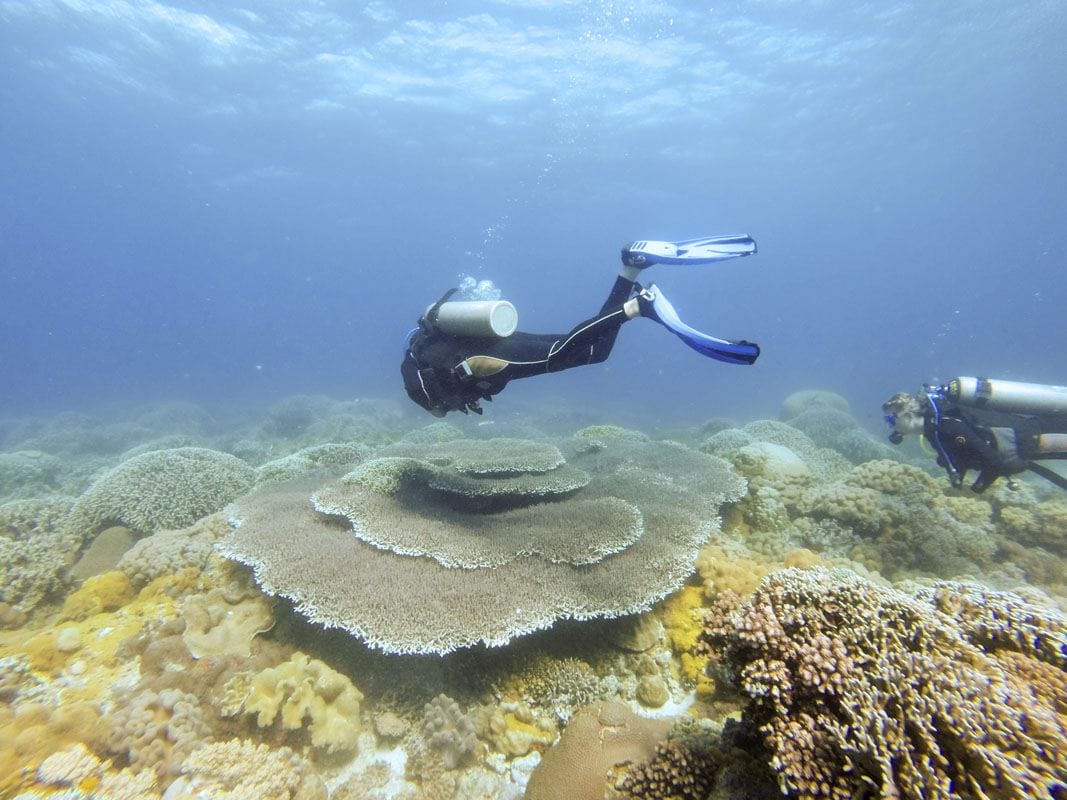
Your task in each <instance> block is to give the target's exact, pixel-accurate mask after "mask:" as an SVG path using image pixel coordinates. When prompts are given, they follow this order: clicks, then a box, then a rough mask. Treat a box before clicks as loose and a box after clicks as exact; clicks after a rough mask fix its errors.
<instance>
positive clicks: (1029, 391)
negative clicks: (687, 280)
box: [940, 377, 1067, 416]
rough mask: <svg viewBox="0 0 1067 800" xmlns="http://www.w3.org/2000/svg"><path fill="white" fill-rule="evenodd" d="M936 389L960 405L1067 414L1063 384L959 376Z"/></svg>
mask: <svg viewBox="0 0 1067 800" xmlns="http://www.w3.org/2000/svg"><path fill="white" fill-rule="evenodd" d="M940 391H941V394H942V396H943V397H944V398H945V399H948V400H951V401H954V402H956V403H958V404H959V405H961V406H970V407H972V408H983V409H989V410H990V411H1004V412H1008V413H1016V414H1051V415H1057V416H1059V415H1067V386H1047V385H1045V384H1040V383H1021V382H1019V381H1004V380H999V379H995V378H970V377H960V378H953V379H952V380H951V381H949V382H948V383H947V384H945V385H944V386H942V387H940Z"/></svg>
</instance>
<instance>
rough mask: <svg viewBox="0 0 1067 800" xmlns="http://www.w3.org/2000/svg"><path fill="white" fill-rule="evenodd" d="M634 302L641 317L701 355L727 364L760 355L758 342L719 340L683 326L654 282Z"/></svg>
mask: <svg viewBox="0 0 1067 800" xmlns="http://www.w3.org/2000/svg"><path fill="white" fill-rule="evenodd" d="M637 304H638V307H639V308H640V309H641V316H642V317H648V318H649V319H651V320H655V321H656V322H658V323H659V324H660V325H662V326H663V327H664V328H666V329H667V330H669V331H670V332H671V333H673V334H674V335H675V336H677V337H678V338H679V339H681V340H682V341H683V342H685V343H686V344H687V345H689V346H690V347H692V348H693V349H694V350H696V351H697V352H698V353H700V354H701V355H704V356H707V357H708V358H714V359H715V360H716V361H725V362H726V363H727V364H754V363H755V361H756V359H757V358H759V354H760V349H759V345H758V344H754V343H752V342H746V341H744V340H741V341H734V340H731V339H718V338H716V337H714V336H708V334H706V333H701V332H700V331H698V330H697V329H696V328H691V327H690V326H688V325H686V324H685V323H684V322H682V319H681V317H679V316H678V312H677V311H675V309H674V306H673V305H672V304H671V301H670V300H668V299H667V298H666V297H665V296H664V295H663V292H662V290H660V289H659V287H657V286H656V284H652V285H651V286H649V287H648V288H647V289H642V290H641V292H640V293H639V294H638V295H637Z"/></svg>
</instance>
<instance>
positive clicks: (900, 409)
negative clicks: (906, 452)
mask: <svg viewBox="0 0 1067 800" xmlns="http://www.w3.org/2000/svg"><path fill="white" fill-rule="evenodd" d="M882 411H883V412H884V413H885V421H886V423H887V424H888V425H889V428H890V432H889V441H891V442H892V443H893V444H900V443H901V442H902V441H904V437H905V436H910V435H911V434H913V433H914V434H921V433H922V432H923V426H924V424H925V422H926V403H925V397H924V396H923V395H913V394H908V393H907V392H898V393H897V394H895V395H893V396H892V397H890V398H889V399H888V400H886V401H885V402H884V403H882Z"/></svg>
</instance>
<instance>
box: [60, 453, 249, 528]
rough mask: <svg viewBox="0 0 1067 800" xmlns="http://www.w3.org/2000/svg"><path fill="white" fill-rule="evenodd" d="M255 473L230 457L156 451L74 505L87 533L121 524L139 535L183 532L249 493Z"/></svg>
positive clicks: (110, 475) (110, 476)
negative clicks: (202, 518)
mask: <svg viewBox="0 0 1067 800" xmlns="http://www.w3.org/2000/svg"><path fill="white" fill-rule="evenodd" d="M254 479H255V470H253V469H252V467H250V466H248V464H246V463H245V462H244V461H242V460H241V459H239V458H236V457H235V456H231V455H229V454H228V453H220V452H218V451H216V450H207V449H204V448H199V447H180V448H177V449H174V450H156V451H153V452H151V453H144V454H143V455H139V456H135V457H134V458H131V459H130V460H129V461H124V462H123V463H121V464H119V465H118V466H117V467H115V468H114V469H113V470H111V471H110V472H108V473H107V474H106V475H104V476H103V477H101V478H100V480H98V481H97V482H96V483H94V484H93V485H92V486H91V487H90V488H89V489H88V491H86V492H85V493H84V494H83V495H82V496H81V497H79V498H78V500H77V502H76V503H75V504H74V509H73V512H72V513H73V515H74V518H75V520H76V523H77V524H79V525H81V526H82V527H83V528H84V529H85V530H86V531H93V530H95V529H97V528H99V527H101V526H102V525H105V524H122V525H125V526H126V527H128V528H132V529H133V530H136V531H139V532H140V533H142V534H147V533H155V532H156V531H159V530H163V529H174V528H182V527H185V526H186V525H191V524H192V523H193V522H196V521H197V520H198V519H200V518H201V517H204V516H206V515H208V514H211V513H214V512H216V511H218V510H219V509H220V508H222V507H223V506H224V505H226V503H228V502H229V501H230V500H233V499H234V498H235V497H237V496H238V495H241V494H243V493H244V492H246V491H248V489H249V488H251V486H252V482H253V480H254Z"/></svg>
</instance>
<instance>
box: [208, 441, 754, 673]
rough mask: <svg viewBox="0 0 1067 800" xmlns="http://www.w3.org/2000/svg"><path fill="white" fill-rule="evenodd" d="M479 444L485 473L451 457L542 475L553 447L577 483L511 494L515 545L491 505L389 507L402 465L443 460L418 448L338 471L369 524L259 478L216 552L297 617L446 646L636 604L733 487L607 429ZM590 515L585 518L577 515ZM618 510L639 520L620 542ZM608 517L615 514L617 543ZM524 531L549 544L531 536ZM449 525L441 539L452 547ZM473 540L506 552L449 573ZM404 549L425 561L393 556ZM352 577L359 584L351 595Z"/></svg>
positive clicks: (677, 451) (414, 499)
mask: <svg viewBox="0 0 1067 800" xmlns="http://www.w3.org/2000/svg"><path fill="white" fill-rule="evenodd" d="M461 441H462V440H461ZM447 444H448V445H449V446H451V445H454V444H455V443H454V442H452V443H447ZM482 444H483V445H484V443H482ZM493 448H494V449H496V450H499V451H500V452H499V453H489V454H488V455H486V453H485V451H484V448H480V449H478V450H477V452H479V453H482V455H483V456H485V457H486V458H487V459H488V460H487V461H486V462H485V463H486V464H491V465H493V466H492V469H493V470H495V472H494V473H487V472H485V470H484V468H483V467H482V466H478V465H477V464H476V463H475V459H474V456H473V455H472V454H473V453H474V452H475V450H474V449H471V448H467V449H466V450H464V451H463V457H464V458H465V459H466V461H464V462H463V464H464V469H465V470H469V472H468V474H477V475H486V476H488V475H490V474H493V475H495V474H500V473H501V472H503V475H504V477H503V478H502V480H510V479H511V478H512V477H514V476H515V474H516V472H517V471H519V470H520V469H527V468H531V469H533V468H536V469H541V470H544V472H542V473H538V474H541V475H548V476H550V475H551V472H552V470H554V469H556V467H553V464H555V462H556V457H555V455H554V453H559V452H561V451H562V450H564V449H566V450H569V451H570V453H569V456H568V457H567V461H568V462H570V463H571V465H572V466H574V467H576V468H577V469H580V470H582V471H584V472H585V473H587V474H588V475H589V476H590V481H589V483H588V485H586V486H584V487H583V488H581V489H579V490H577V491H576V492H574V493H573V494H568V495H565V496H563V497H558V498H557V499H556V500H554V501H553V503H551V504H546V505H545V506H544V507H541V506H534V507H532V508H529V502H528V500H525V499H520V498H515V499H514V502H515V503H516V507H515V508H514V509H512V511H517V510H526V509H527V508H529V513H530V514H531V515H532V516H530V517H529V520H530V523H531V524H530V525H529V526H528V528H527V529H526V530H525V534H526V536H525V540H524V537H522V536H519V532H520V530H521V528H516V529H515V530H514V531H513V532H512V534H507V531H508V528H507V525H506V523H507V520H508V519H509V517H508V516H507V514H509V513H511V511H507V510H499V509H494V510H493V511H491V512H490V511H486V510H484V509H483V510H481V511H478V512H463V513H464V514H469V515H470V516H463V515H462V514H458V513H453V511H454V509H452V510H450V509H451V508H452V507H451V506H449V505H448V504H441V503H440V502H439V501H433V502H436V503H437V504H436V505H435V506H434V508H433V513H430V512H429V511H423V512H421V513H419V514H416V515H415V517H417V518H418V521H417V522H416V521H415V519H414V518H413V517H412V516H411V508H410V506H405V505H404V504H419V503H430V502H431V500H430V499H427V498H426V497H423V496H421V495H420V494H419V492H411V493H409V494H405V495H403V498H402V499H403V501H404V502H403V503H398V502H397V499H396V497H394V496H392V495H390V494H389V493H390V492H399V491H402V490H403V487H404V485H405V481H407V480H409V478H408V477H407V476H408V475H409V474H410V472H409V471H413V472H415V473H417V475H418V476H420V477H417V478H416V480H418V479H421V476H422V475H425V474H428V473H429V471H430V469H429V467H433V468H434V469H439V468H440V467H439V465H436V464H433V463H432V462H433V460H434V459H437V460H442V461H448V463H447V464H446V465H445V466H448V467H450V468H453V467H454V465H455V463H456V461H457V460H459V459H458V456H456V455H455V452H456V451H455V450H450V449H446V448H445V447H444V446H443V445H433V446H428V447H424V448H423V449H422V450H416V452H418V453H421V455H423V456H425V458H420V459H417V461H418V462H419V463H421V464H428V465H429V467H425V466H418V465H413V464H412V461H409V460H400V461H397V460H391V461H380V460H378V459H375V460H373V461H371V462H366V464H364V465H362V466H361V467H360V468H357V470H356V472H357V476H356V477H355V478H353V479H352V480H353V481H354V482H355V483H357V484H359V491H358V495H359V498H361V499H364V500H369V499H371V498H370V495H371V494H372V493H377V494H378V496H379V497H383V498H385V500H384V501H383V505H382V506H381V507H378V506H375V508H376V509H377V510H376V511H375V512H374V518H373V521H369V518H368V517H367V516H366V514H367V513H369V512H367V511H365V510H361V509H360V508H358V507H357V505H358V503H356V502H353V503H351V504H349V503H347V502H345V508H344V509H342V506H341V505H340V504H337V505H334V504H333V502H332V500H336V498H335V497H333V496H332V495H330V493H329V491H328V490H327V485H328V484H324V482H323V480H322V479H321V478H318V477H316V478H313V479H309V480H304V481H299V480H298V481H293V482H286V483H279V484H272V485H270V486H266V487H262V488H260V489H258V490H257V491H255V492H253V493H252V494H250V495H248V496H247V497H245V498H242V499H241V500H239V501H237V502H235V503H234V504H233V505H232V506H231V509H230V511H231V514H232V516H233V518H234V520H235V522H236V523H237V525H236V527H235V528H234V530H232V531H231V532H230V533H229V534H228V535H227V536H226V537H225V538H224V539H223V540H222V541H221V542H220V543H219V550H220V552H221V553H222V554H223V555H226V556H227V557H229V558H232V559H234V560H237V561H240V562H242V563H245V564H248V565H250V566H251V567H252V568H253V570H254V571H255V575H256V580H257V582H259V584H260V585H261V586H262V587H263V588H264V589H265V590H266V591H267V592H268V593H270V594H275V595H279V594H280V595H283V596H285V597H288V598H291V599H292V600H293V601H294V602H295V604H296V608H297V610H298V611H299V612H300V613H303V614H305V615H306V616H308V617H309V618H311V619H312V620H313V621H316V622H319V623H321V624H324V625H326V626H328V627H340V628H344V629H345V630H347V631H349V632H351V633H353V634H355V635H357V636H359V637H361V638H363V639H364V640H366V641H367V642H368V643H369V644H371V645H372V646H374V647H377V648H380V649H382V650H385V651H387V652H394V653H447V652H450V651H452V650H455V649H457V648H461V647H469V646H471V645H474V644H478V643H485V644H489V645H501V644H504V643H505V642H507V641H509V640H510V639H512V638H513V637H515V636H518V635H520V634H523V633H528V632H531V631H534V630H538V629H541V628H545V627H548V626H549V625H551V624H553V623H554V622H555V621H556V620H557V619H560V618H566V617H570V618H575V619H590V618H596V617H614V616H623V615H627V614H631V613H635V612H638V611H643V610H646V609H648V608H650V607H651V605H652V604H653V603H654V602H656V601H657V600H659V599H660V598H662V597H665V596H666V595H668V594H669V593H670V592H671V591H673V590H674V589H676V588H677V587H678V586H679V585H680V584H681V583H682V581H683V580H684V579H685V578H686V577H687V576H688V575H689V574H690V573H691V572H692V569H693V560H694V558H695V556H696V553H697V550H698V548H699V546H700V544H701V543H702V542H703V541H704V540H705V539H706V537H707V535H708V534H709V532H710V531H711V530H712V528H713V527H714V525H715V524H716V523H717V520H718V512H719V508H720V506H721V505H722V504H723V503H724V502H727V501H730V500H737V499H739V498H740V497H741V496H742V495H743V494H744V490H745V482H744V481H743V480H742V479H741V478H739V477H738V476H737V475H736V474H735V473H734V472H733V471H732V470H731V469H730V467H729V465H728V464H726V463H725V462H723V461H722V460H721V459H717V458H714V457H711V456H708V455H705V454H703V453H700V452H697V451H694V450H690V449H688V448H686V447H683V446H682V445H678V444H674V443H667V442H646V441H639V440H637V441H635V440H632V439H625V438H620V439H614V440H611V441H608V442H605V444H604V447H603V448H602V449H597V450H595V451H587V450H585V449H583V443H582V442H578V441H574V440H562V441H561V442H560V443H559V448H558V449H557V448H556V447H555V446H553V447H552V448H551V449H548V448H538V449H537V450H536V451H535V452H534V455H535V456H536V458H534V457H533V456H531V455H530V454H529V452H528V447H527V445H522V446H521V447H519V446H515V447H510V446H509V447H504V446H503V445H502V444H500V443H499V441H497V442H494V444H493ZM490 456H491V458H490ZM391 458H393V459H411V458H413V457H412V456H392V457H391ZM448 459H451V460H448ZM531 464H534V465H535V466H534V467H531V466H530V465H531ZM398 465H399V468H398ZM509 465H510V466H509ZM505 469H506V470H507V471H505ZM481 479H484V480H493V479H494V478H491V477H485V478H481ZM347 488H348V489H353V490H354V488H353V487H351V486H350V487H347ZM312 496H315V497H316V498H318V500H319V502H320V504H321V507H322V508H331V509H333V508H336V509H338V510H345V511H346V512H347V513H350V514H351V515H352V518H353V519H355V520H357V521H358V525H359V530H358V531H356V530H354V526H353V524H352V523H351V521H350V520H339V519H338V518H337V517H336V516H331V515H327V514H323V513H321V512H319V511H317V510H316V509H315V507H314V505H313V504H312V502H311V501H310V499H309V498H311V497H312ZM390 509H392V510H390ZM594 509H596V510H599V511H600V512H601V513H597V514H594V513H592V510H594ZM631 509H636V511H637V512H639V513H640V517H641V521H642V522H643V527H642V529H641V532H640V534H639V535H638V536H637V537H636V539H634V538H633V536H634V519H635V517H634V514H633V511H631ZM571 512H573V513H572V514H571V516H570V517H568V513H571ZM603 512H611V513H603ZM475 514H482V515H484V517H483V519H482V520H481V521H479V523H478V524H479V525H481V526H482V527H481V528H480V529H475V527H474V525H473V524H472V525H471V526H470V527H468V528H463V527H462V525H461V524H460V523H461V522H462V521H463V520H471V519H473V515H475ZM535 517H537V518H538V519H537V522H536V524H534V518H535ZM521 518H522V519H526V517H521ZM441 520H445V521H446V522H447V524H443V523H442V522H441ZM498 520H499V525H495V524H494V523H495V522H496V521H498ZM368 522H369V524H368ZM620 522H625V525H623V526H622V527H623V530H622V532H621V535H622V542H623V543H622V544H621V549H620ZM538 526H540V527H538ZM368 528H373V529H374V532H375V533H376V535H375V537H374V540H375V541H376V542H378V543H379V544H382V545H385V546H386V547H388V548H395V549H383V548H382V547H379V546H373V545H371V544H368V543H367V542H365V541H362V540H361V539H360V536H359V535H363V536H366V535H367V529H368ZM539 530H540V531H545V530H548V531H549V532H550V533H551V534H552V536H554V537H555V538H554V539H545V538H544V537H543V536H542V534H541V533H539V532H538V531H539ZM449 532H452V533H454V534H455V538H454V539H453V540H452V541H449V540H448V536H447V535H446V534H448V533H449ZM357 533H358V534H359V535H356V534H357ZM478 535H482V536H484V537H485V541H484V542H483V543H482V550H481V551H478V552H489V553H501V552H503V553H505V554H510V555H514V556H515V557H510V556H509V557H508V558H507V559H506V560H505V559H504V558H502V557H496V556H494V557H493V558H491V559H489V558H487V559H485V560H486V561H488V562H490V564H491V565H490V566H486V567H481V568H464V567H459V566H456V567H453V566H451V565H452V564H469V563H470V561H472V560H474V559H470V556H469V552H467V551H469V550H470V548H471V547H473V543H474V541H475V537H477V536H478ZM539 536H541V539H540V543H538V537H539ZM493 537H497V538H496V539H494V538H493ZM546 542H547V544H546ZM625 542H631V543H629V544H626V543H625ZM412 543H414V544H412ZM408 544H412V546H411V547H408ZM416 545H417V547H416ZM429 545H432V547H433V550H432V551H431V550H430V547H429ZM468 545H470V547H468ZM502 548H503V549H502ZM527 548H528V549H527ZM416 551H417V552H418V553H420V554H421V553H428V554H431V555H435V556H436V558H421V557H417V556H414V555H409V554H408V553H409V552H416ZM613 551H618V552H613ZM465 552H467V555H464V553H465ZM524 553H529V554H528V555H525V554H524ZM542 553H545V554H546V555H547V557H542V555H541V554H542ZM609 553H610V555H607V554H609ZM442 555H444V556H445V557H444V558H442ZM464 559H470V560H467V561H465V560H464ZM594 559H595V560H594ZM442 561H447V562H448V563H447V564H446V563H442ZM478 561H479V563H480V562H481V556H480V555H479V559H478ZM589 561H592V563H585V562H589ZM352 586H358V587H361V588H362V591H356V592H353V591H352V590H351V587H352ZM374 587H387V588H388V591H376V590H375V588H374Z"/></svg>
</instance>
